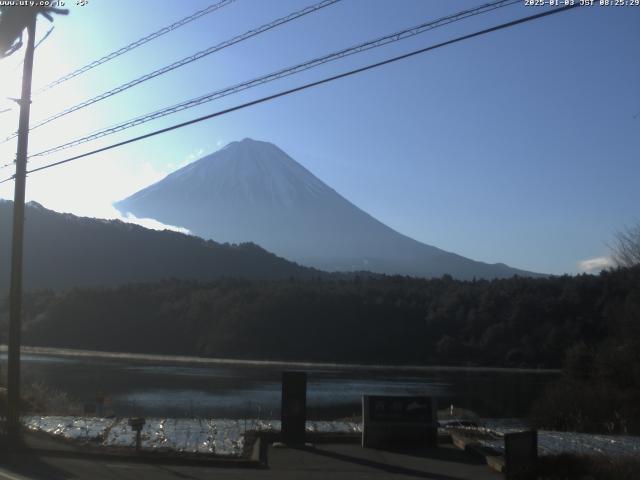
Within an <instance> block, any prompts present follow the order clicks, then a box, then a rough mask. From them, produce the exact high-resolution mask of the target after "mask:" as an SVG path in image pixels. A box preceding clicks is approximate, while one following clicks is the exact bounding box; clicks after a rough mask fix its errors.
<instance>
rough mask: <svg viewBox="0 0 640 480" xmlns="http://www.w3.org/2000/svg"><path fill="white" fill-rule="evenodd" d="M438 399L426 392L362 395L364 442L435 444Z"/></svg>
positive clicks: (367, 444) (371, 445)
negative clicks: (427, 394) (404, 394)
mask: <svg viewBox="0 0 640 480" xmlns="http://www.w3.org/2000/svg"><path fill="white" fill-rule="evenodd" d="M437 435H438V423H437V420H436V405H435V399H433V398H431V397H424V396H399V395H384V396H383V395H363V396H362V446H363V447H381V446H394V445H396V444H406V443H415V444H424V445H436V443H437Z"/></svg>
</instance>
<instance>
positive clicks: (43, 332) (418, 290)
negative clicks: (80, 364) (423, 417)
mask: <svg viewBox="0 0 640 480" xmlns="http://www.w3.org/2000/svg"><path fill="white" fill-rule="evenodd" d="M639 311H640V269H639V268H635V269H620V270H617V271H613V272H604V273H602V274H600V275H599V276H592V275H580V276H576V277H569V276H563V277H554V278H543V279H531V278H518V277H515V278H512V279H505V280H493V281H484V280H483V281H466V282H463V281H456V280H453V279H451V278H450V277H447V276H445V277H443V278H441V279H434V280H423V279H412V278H407V277H379V278H364V277H356V278H355V279H352V280H326V279H320V278H317V279H315V280H309V281H307V280H294V279H289V280H281V281H248V280H220V281H216V282H213V283H207V284H204V283H198V282H186V281H177V280H176V281H165V282H161V283H148V284H137V285H128V286H123V287H119V288H113V289H75V290H71V291H67V292H63V293H54V292H39V293H31V294H29V295H28V296H27V298H26V305H25V322H24V342H25V343H26V344H30V345H40V346H55V347H71V348H83V349H98V350H111V351H129V352H153V353H166V354H185V355H202V356H215V357H233V358H255V359H285V360H316V361H335V362H360V363H393V364H440V365H496V366H529V367H559V366H560V365H561V363H562V359H563V357H564V355H565V352H566V351H567V350H568V349H569V348H571V347H573V346H574V345H576V344H585V345H588V346H589V345H596V344H598V343H599V342H602V341H603V340H604V339H606V338H610V339H611V338H616V337H615V335H616V332H617V331H620V328H621V327H620V326H621V325H628V324H633V323H634V322H635V323H638V321H640V320H639V318H638V312H639ZM4 312H5V313H4V314H3V321H6V305H5V306H4ZM3 331H4V332H6V329H5V330H3Z"/></svg>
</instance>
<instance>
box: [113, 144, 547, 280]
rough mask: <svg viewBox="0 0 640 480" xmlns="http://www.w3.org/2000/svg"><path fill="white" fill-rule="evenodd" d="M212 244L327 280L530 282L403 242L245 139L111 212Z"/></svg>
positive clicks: (499, 267)
mask: <svg viewBox="0 0 640 480" xmlns="http://www.w3.org/2000/svg"><path fill="white" fill-rule="evenodd" d="M114 205H115V207H116V208H117V209H118V210H119V211H120V212H122V213H123V214H127V213H132V214H134V215H135V216H136V217H138V218H153V219H156V220H158V221H160V222H163V223H165V224H170V225H177V226H181V227H184V228H187V229H189V231H191V232H192V233H194V234H196V235H198V236H201V237H203V238H209V239H214V240H216V241H219V242H232V243H237V242H246V241H252V242H255V243H257V244H259V245H260V246H262V247H264V248H265V249H267V250H269V251H271V252H274V253H275V254H277V255H280V256H282V257H285V258H288V259H290V260H293V261H295V262H298V263H301V264H304V265H309V266H313V267H317V268H320V269H323V270H329V271H349V270H369V271H372V272H379V273H389V274H404V275H414V276H425V277H434V276H441V275H444V274H450V275H452V276H454V277H456V278H461V279H471V278H473V277H478V278H501V277H510V276H513V275H516V274H517V275H525V276H526V275H535V274H533V273H531V272H526V271H523V270H518V269H515V268H511V267H508V266H507V265H504V264H502V263H496V264H488V263H483V262H478V261H474V260H471V259H468V258H465V257H462V256H460V255H457V254H455V253H450V252H447V251H444V250H441V249H439V248H436V247H433V246H430V245H426V244H424V243H421V242H418V241H416V240H414V239H412V238H409V237H407V236H405V235H402V234H401V233H398V232H396V231H395V230H393V229H391V228H389V227H388V226H386V225H385V224H383V223H381V222H380V221H378V220H376V219H375V218H373V217H372V216H371V215H369V214H367V213H366V212H364V211H362V210H361V209H359V208H358V207H356V206H355V205H353V204H352V203H351V202H349V201H348V200H346V199H345V198H344V197H342V196H341V195H340V194H338V193H337V192H336V191H335V190H333V189H332V188H330V187H329V186H327V185H326V184H325V183H323V182H322V181H321V180H319V179H318V178H317V177H315V176H314V175H313V174H312V173H311V172H309V171H308V170H307V169H306V168H304V167H303V166H302V165H300V164H299V163H297V162H296V161H295V160H293V159H292V158H291V157H289V156H288V155H287V154H286V153H285V152H283V151H282V150H281V149H280V148H278V147H277V146H276V145H274V144H272V143H268V142H262V141H256V140H252V139H249V138H245V139H244V140H242V141H240V142H232V143H230V144H228V145H227V146H226V147H224V148H222V149H221V150H219V151H217V152H215V153H213V154H211V155H208V156H205V157H203V158H201V159H200V160H198V161H196V162H194V163H192V164H190V165H187V166H186V167H184V168H181V169H179V170H177V171H175V172H173V173H172V174H170V175H168V176H167V177H165V178H164V179H163V180H161V181H159V182H157V183H155V184H153V185H151V186H149V187H147V188H145V189H143V190H140V191H139V192H137V193H135V194H133V195H132V196H130V197H128V198H126V199H124V200H121V201H119V202H116V203H115V204H114Z"/></svg>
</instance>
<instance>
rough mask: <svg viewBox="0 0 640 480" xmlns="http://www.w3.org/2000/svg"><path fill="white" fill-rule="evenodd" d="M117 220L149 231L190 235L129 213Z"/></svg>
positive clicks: (183, 230) (156, 221)
mask: <svg viewBox="0 0 640 480" xmlns="http://www.w3.org/2000/svg"><path fill="white" fill-rule="evenodd" d="M117 219H118V220H121V221H123V222H127V223H134V224H136V225H140V226H141V227H144V228H148V229H150V230H171V231H174V232H178V233H184V234H186V235H189V234H190V233H191V232H190V231H189V230H188V229H186V228H182V227H176V226H175V225H167V224H166V223H162V222H159V221H158V220H155V219H153V218H138V217H136V216H135V215H133V214H131V213H127V215H126V216H121V217H117Z"/></svg>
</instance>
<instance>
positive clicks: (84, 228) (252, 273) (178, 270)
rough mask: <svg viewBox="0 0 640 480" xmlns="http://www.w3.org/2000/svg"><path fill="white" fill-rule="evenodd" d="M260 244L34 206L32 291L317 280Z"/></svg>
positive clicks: (29, 255)
mask: <svg viewBox="0 0 640 480" xmlns="http://www.w3.org/2000/svg"><path fill="white" fill-rule="evenodd" d="M12 212H13V202H9V201H0V229H1V230H0V270H1V272H2V276H1V277H0V289H6V288H7V286H8V281H9V264H10V258H11V257H10V255H11V253H10V248H11V219H12ZM319 273H320V272H317V271H315V270H313V269H309V268H305V267H301V266H299V265H296V264H294V263H291V262H289V261H287V260H284V259H282V258H278V257H276V256H275V255H273V254H271V253H269V252H266V251H265V250H263V249H262V248H260V247H258V246H257V245H254V244H243V245H221V244H219V243H216V242H213V241H205V240H203V239H201V238H198V237H193V236H189V235H184V234H181V233H176V232H171V231H163V232H159V231H155V230H148V229H146V228H142V227H140V226H137V225H132V224H129V223H123V222H120V221H117V220H97V219H93V218H81V217H76V216H74V215H70V214H60V213H56V212H53V211H51V210H47V209H46V208H44V207H42V206H40V205H39V204H37V203H34V202H31V203H29V204H27V208H26V213H25V246H24V284H25V288H27V289H34V288H54V289H57V288H65V287H72V286H85V287H86V286H107V285H118V284H123V283H128V282H145V281H153V280H160V279H165V278H170V277H173V278H183V279H197V280H213V279H217V278H220V277H242V278H253V279H258V278H261V279H262V278H264V279H277V278H288V277H291V276H293V277H298V278H310V277H313V276H315V275H318V274H319Z"/></svg>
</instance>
